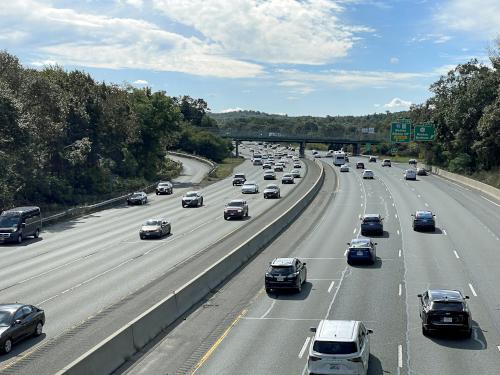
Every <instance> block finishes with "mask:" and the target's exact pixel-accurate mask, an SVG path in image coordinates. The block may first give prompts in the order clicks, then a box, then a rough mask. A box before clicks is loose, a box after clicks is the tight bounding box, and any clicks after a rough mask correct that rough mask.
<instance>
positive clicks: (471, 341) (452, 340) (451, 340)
mask: <svg viewBox="0 0 500 375" xmlns="http://www.w3.org/2000/svg"><path fill="white" fill-rule="evenodd" d="M472 327H473V328H472V336H471V338H467V337H465V336H464V334H463V333H461V332H429V335H428V338H429V339H430V340H432V341H434V342H435V343H436V344H439V345H442V346H447V347H449V348H454V349H464V350H486V349H487V348H488V342H487V341H486V337H485V336H484V334H483V330H482V329H481V327H480V326H479V325H478V324H477V322H476V321H474V320H473V321H472Z"/></svg>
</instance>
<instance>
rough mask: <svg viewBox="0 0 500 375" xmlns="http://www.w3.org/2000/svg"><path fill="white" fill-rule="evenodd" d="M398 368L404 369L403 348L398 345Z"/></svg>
mask: <svg viewBox="0 0 500 375" xmlns="http://www.w3.org/2000/svg"><path fill="white" fill-rule="evenodd" d="M398 367H399V368H402V367H403V346H401V345H398Z"/></svg>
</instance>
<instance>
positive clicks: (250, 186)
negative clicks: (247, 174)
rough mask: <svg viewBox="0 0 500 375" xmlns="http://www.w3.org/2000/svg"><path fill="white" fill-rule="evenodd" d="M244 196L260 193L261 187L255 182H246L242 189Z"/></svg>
mask: <svg viewBox="0 0 500 375" xmlns="http://www.w3.org/2000/svg"><path fill="white" fill-rule="evenodd" d="M241 192H242V193H243V194H257V193H258V192H259V185H257V183H256V182H254V181H245V183H244V184H243V186H242V187H241Z"/></svg>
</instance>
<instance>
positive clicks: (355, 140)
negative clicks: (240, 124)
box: [217, 130, 387, 157]
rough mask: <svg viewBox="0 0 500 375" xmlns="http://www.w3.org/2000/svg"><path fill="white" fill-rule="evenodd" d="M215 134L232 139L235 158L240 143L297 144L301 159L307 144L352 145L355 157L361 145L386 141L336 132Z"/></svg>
mask: <svg viewBox="0 0 500 375" xmlns="http://www.w3.org/2000/svg"><path fill="white" fill-rule="evenodd" d="M217 134H218V135H219V136H221V137H223V138H228V139H232V140H233V141H234V142H235V143H236V150H235V151H236V156H238V155H239V152H238V146H239V144H240V143H241V142H242V141H253V142H267V143H298V144H299V145H300V146H299V154H300V156H301V157H303V156H304V154H305V148H306V144H307V143H327V144H332V145H333V144H335V145H342V146H347V145H352V148H353V154H354V155H357V154H358V153H359V151H360V145H362V144H379V143H382V142H386V141H387V136H385V135H382V134H373V133H371V134H366V133H347V132H337V133H330V134H327V135H325V134H318V133H309V134H286V133H281V132H280V133H275V132H264V131H255V132H234V131H226V130H219V131H218V132H217Z"/></svg>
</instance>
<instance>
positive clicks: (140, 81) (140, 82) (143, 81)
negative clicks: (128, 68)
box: [133, 79, 148, 85]
mask: <svg viewBox="0 0 500 375" xmlns="http://www.w3.org/2000/svg"><path fill="white" fill-rule="evenodd" d="M133 84H134V85H147V84H148V81H146V80H144V79H138V80H135V81H134V82H133Z"/></svg>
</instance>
